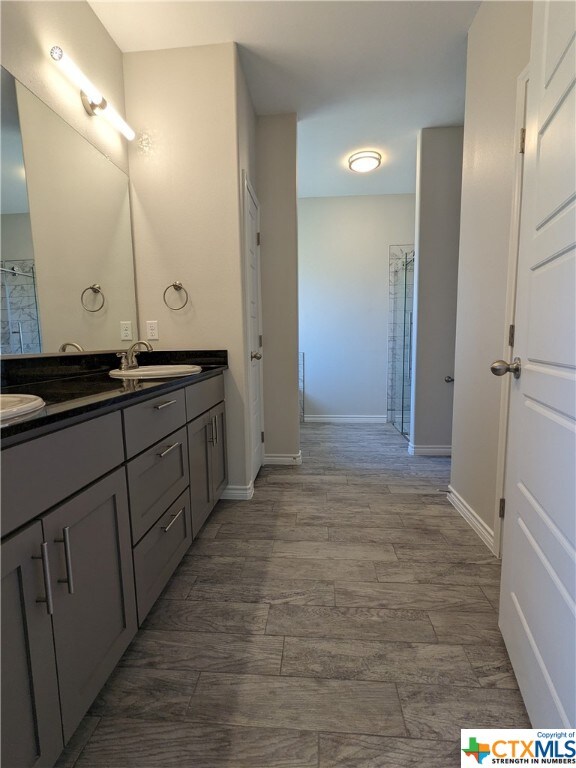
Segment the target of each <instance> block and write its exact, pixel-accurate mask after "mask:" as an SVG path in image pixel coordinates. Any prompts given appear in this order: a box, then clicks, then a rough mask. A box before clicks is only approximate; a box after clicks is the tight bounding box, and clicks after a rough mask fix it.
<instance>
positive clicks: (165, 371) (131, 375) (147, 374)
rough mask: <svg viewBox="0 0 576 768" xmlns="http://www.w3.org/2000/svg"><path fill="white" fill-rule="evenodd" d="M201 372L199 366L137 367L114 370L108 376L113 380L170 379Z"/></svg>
mask: <svg viewBox="0 0 576 768" xmlns="http://www.w3.org/2000/svg"><path fill="white" fill-rule="evenodd" d="M201 371H202V368H201V367H200V366H199V365H139V366H138V368H130V369H128V370H127V371H122V370H120V368H115V369H114V370H113V371H110V376H111V377H112V378H113V379H171V378H174V377H176V376H190V375H192V374H194V373H200V372H201Z"/></svg>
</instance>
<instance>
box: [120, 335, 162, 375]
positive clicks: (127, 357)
mask: <svg viewBox="0 0 576 768" xmlns="http://www.w3.org/2000/svg"><path fill="white" fill-rule="evenodd" d="M139 346H144V347H145V348H146V351H147V352H153V351H154V350H153V349H152V344H149V343H148V342H147V341H135V342H134V344H132V346H131V347H130V348H129V350H128V352H117V353H116V357H119V358H120V370H121V371H131V370H133V369H134V368H138V361H137V360H136V355H139V354H140V350H139V349H138V347H139Z"/></svg>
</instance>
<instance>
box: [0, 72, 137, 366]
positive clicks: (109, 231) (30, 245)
mask: <svg viewBox="0 0 576 768" xmlns="http://www.w3.org/2000/svg"><path fill="white" fill-rule="evenodd" d="M1 85H2V126H1V128H2V142H1V149H2V188H1V189H2V194H1V219H2V220H1V237H2V258H1V263H0V268H1V271H0V278H1V279H0V283H1V294H0V296H1V310H0V314H1V317H0V322H1V327H0V330H1V338H0V344H1V351H2V354H4V355H11V354H22V353H24V354H38V353H41V352H52V353H53V352H58V350H59V348H60V346H61V345H62V344H63V343H64V342H76V343H77V344H79V345H81V346H82V347H83V348H84V349H85V350H99V349H100V350H102V349H121V348H125V347H126V346H129V345H130V343H131V342H130V341H122V340H121V338H120V329H121V323H125V322H129V323H131V327H132V333H133V335H134V338H137V315H136V293H135V283H134V258H133V250H132V234H131V224H130V202H129V185H128V177H127V176H126V174H125V173H124V172H123V171H121V170H120V169H119V168H118V167H117V166H116V165H114V163H112V162H111V161H110V160H109V159H108V158H106V157H105V156H104V155H103V154H102V153H101V152H99V151H98V150H97V149H96V148H95V147H94V146H93V145H92V144H90V143H89V142H88V141H86V139H85V138H84V137H82V136H81V135H80V134H79V133H77V132H76V131H75V130H74V129H73V128H72V127H71V126H70V125H68V124H67V123H66V122H65V121H64V120H63V119H62V118H61V117H59V116H58V115H57V114H56V113H55V112H53V111H52V110H51V109H50V108H49V107H47V106H46V104H44V103H43V102H42V101H40V99H38V98H37V97H36V96H35V95H34V94H33V93H31V92H30V91H29V90H28V89H27V88H25V87H24V86H23V85H22V84H21V83H19V82H18V81H17V80H15V79H14V78H13V77H12V75H11V74H10V73H8V72H7V71H6V70H5V69H4V68H2V83H1Z"/></svg>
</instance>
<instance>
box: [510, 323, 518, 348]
mask: <svg viewBox="0 0 576 768" xmlns="http://www.w3.org/2000/svg"><path fill="white" fill-rule="evenodd" d="M515 333H516V327H515V326H514V325H511V326H510V328H509V329H508V346H509V347H513V346H514V335H515Z"/></svg>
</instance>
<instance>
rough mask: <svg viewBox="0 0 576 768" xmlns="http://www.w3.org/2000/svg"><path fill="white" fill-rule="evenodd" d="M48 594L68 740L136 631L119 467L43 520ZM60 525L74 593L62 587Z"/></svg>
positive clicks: (125, 506) (124, 498)
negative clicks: (51, 597)
mask: <svg viewBox="0 0 576 768" xmlns="http://www.w3.org/2000/svg"><path fill="white" fill-rule="evenodd" d="M43 526H44V534H45V537H46V540H47V541H48V542H49V551H50V559H51V562H52V563H53V566H52V590H53V593H54V617H53V619H54V642H55V648H56V659H57V663H58V670H59V680H60V696H61V704H62V721H63V728H64V738H65V740H66V741H67V740H68V739H69V738H70V737H71V736H72V734H73V733H74V731H75V729H76V726H77V725H78V723H79V722H80V720H81V719H82V717H83V716H84V714H85V712H86V710H87V709H88V707H89V706H90V704H91V703H92V701H93V700H94V699H95V698H96V695H97V694H98V692H99V690H100V688H101V687H102V686H103V685H104V683H105V682H106V680H107V678H108V676H109V675H110V673H111V672H112V670H113V669H114V667H115V665H116V663H117V662H118V660H119V659H120V657H121V655H122V653H123V652H124V650H125V649H126V647H127V646H128V644H129V642H130V640H131V639H132V637H133V636H134V634H135V632H136V627H137V624H136V604H135V595H134V575H133V569H132V547H131V539H130V523H129V518H128V498H127V492H126V480H125V474H124V470H123V469H121V470H118V471H116V472H114V473H113V474H111V475H109V476H108V477H106V478H104V479H103V480H100V481H99V482H98V483H96V484H95V485H93V486H92V487H91V488H88V489H87V490H86V491H83V492H82V493H80V494H79V495H78V496H76V497H75V498H73V499H72V500H70V501H69V502H67V503H66V504H63V505H62V506H60V507H58V508H57V509H55V510H54V511H53V512H51V513H50V514H49V515H47V517H46V518H45V519H44V520H43ZM65 528H67V529H68V531H69V537H70V561H71V571H72V575H73V585H74V593H73V594H70V593H69V585H68V583H67V579H68V577H69V570H68V567H67V564H66V558H65V546H64V544H63V542H61V541H60V540H61V539H62V538H63V531H64V529H65Z"/></svg>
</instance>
